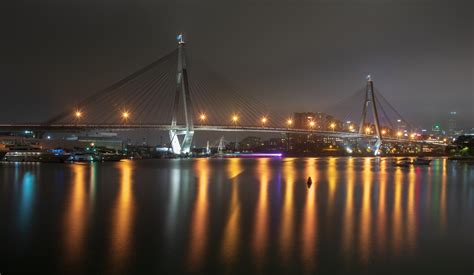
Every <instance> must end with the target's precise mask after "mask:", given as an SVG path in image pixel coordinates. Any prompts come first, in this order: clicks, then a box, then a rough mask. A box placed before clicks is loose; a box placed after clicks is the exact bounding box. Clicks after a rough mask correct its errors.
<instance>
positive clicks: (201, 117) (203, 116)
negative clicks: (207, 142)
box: [199, 113, 207, 124]
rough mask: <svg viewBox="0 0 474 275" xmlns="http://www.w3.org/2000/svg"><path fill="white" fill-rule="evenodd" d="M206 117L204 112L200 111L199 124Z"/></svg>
mask: <svg viewBox="0 0 474 275" xmlns="http://www.w3.org/2000/svg"><path fill="white" fill-rule="evenodd" d="M206 118H207V117H206V114H204V113H201V114H200V115H199V121H201V124H202V123H204V122H205V121H206Z"/></svg>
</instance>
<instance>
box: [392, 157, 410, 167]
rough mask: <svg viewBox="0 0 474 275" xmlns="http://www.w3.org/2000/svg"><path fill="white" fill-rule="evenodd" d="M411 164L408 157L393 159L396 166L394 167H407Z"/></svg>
mask: <svg viewBox="0 0 474 275" xmlns="http://www.w3.org/2000/svg"><path fill="white" fill-rule="evenodd" d="M412 164H413V162H411V160H410V159H409V158H402V159H398V160H395V161H394V162H393V166H396V167H409V166H410V165H412Z"/></svg>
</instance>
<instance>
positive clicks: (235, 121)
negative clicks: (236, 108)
mask: <svg viewBox="0 0 474 275" xmlns="http://www.w3.org/2000/svg"><path fill="white" fill-rule="evenodd" d="M237 121H239V116H238V115H236V114H234V115H232V123H233V124H234V126H236V125H237Z"/></svg>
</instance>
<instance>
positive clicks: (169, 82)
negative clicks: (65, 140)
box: [0, 35, 421, 154]
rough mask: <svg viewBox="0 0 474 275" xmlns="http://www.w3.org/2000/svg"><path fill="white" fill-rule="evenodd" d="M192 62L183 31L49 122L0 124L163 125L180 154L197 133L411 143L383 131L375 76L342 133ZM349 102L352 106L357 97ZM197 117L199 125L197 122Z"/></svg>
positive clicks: (56, 127)
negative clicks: (174, 42)
mask: <svg viewBox="0 0 474 275" xmlns="http://www.w3.org/2000/svg"><path fill="white" fill-rule="evenodd" d="M176 61H177V63H176ZM188 65H191V64H188V63H187V59H186V54H185V42H184V40H183V36H182V35H179V36H178V49H177V50H175V51H173V52H171V53H169V54H168V55H166V56H164V57H162V58H160V59H159V60H157V61H155V62H153V63H151V64H150V65H148V66H146V67H144V68H142V69H141V70H139V71H137V72H135V73H133V74H131V75H130V76H128V77H126V78H124V79H122V80H120V81H119V82H117V83H115V84H113V85H111V86H110V87H107V88H106V89H104V90H102V91H99V92H98V93H96V94H94V95H92V96H90V97H88V98H86V99H85V100H83V101H82V102H81V103H79V104H78V105H76V106H75V107H74V108H70V109H69V110H66V111H64V112H62V113H61V114H59V115H57V116H55V117H54V118H52V119H50V120H49V121H47V122H45V123H39V124H32V123H25V124H0V129H1V130H10V131H15V130H26V129H28V130H31V131H82V130H90V129H107V130H115V131H122V130H133V129H157V130H165V131H168V132H169V134H170V143H171V147H172V150H173V152H174V153H176V154H186V153H189V152H190V149H191V144H192V140H193V136H194V133H195V132H196V131H231V132H261V133H294V134H311V135H316V136H328V137H339V138H364V139H368V140H373V141H375V142H374V144H373V150H374V152H375V153H376V154H377V153H378V151H379V148H380V146H381V143H382V140H387V141H388V140H391V141H397V142H403V141H407V140H404V139H400V137H401V134H400V132H397V135H398V136H395V137H394V136H393V135H392V136H390V135H388V134H387V133H385V130H383V125H382V123H381V121H380V119H381V118H380V116H379V113H378V108H381V107H382V106H381V104H380V100H379V98H378V96H377V97H376V91H375V89H374V85H373V81H372V79H371V78H370V76H369V77H368V79H367V85H366V88H365V91H364V92H365V99H364V101H363V111H362V117H361V119H360V123H359V125H358V129H357V127H356V125H350V127H349V128H348V129H347V131H341V129H336V128H337V126H336V124H335V123H331V124H330V125H329V126H326V127H328V129H326V128H324V127H321V125H316V123H315V122H314V121H311V120H309V121H308V125H307V126H306V127H301V125H300V126H299V128H298V126H296V123H295V121H294V119H293V118H292V117H291V116H288V117H281V115H279V114H271V113H270V111H269V110H268V109H267V108H266V107H265V106H264V105H263V104H261V103H259V102H258V101H256V100H252V99H248V98H245V97H243V96H241V95H239V94H238V93H236V92H235V91H233V90H232V89H231V88H229V86H228V85H226V83H225V81H222V80H220V79H219V77H218V76H217V75H216V74H213V73H206V70H204V69H202V68H199V69H195V67H194V66H198V65H197V63H193V64H192V65H193V68H194V69H193V70H191V69H192V68H190V66H189V68H188ZM176 68H177V70H176ZM219 80H220V81H219ZM173 95H174V96H173ZM382 98H383V97H382ZM351 104H352V105H354V104H353V102H351ZM390 106H391V105H390ZM369 108H370V109H371V110H372V114H373V122H372V123H369V122H367V117H368V110H369ZM392 109H393V107H392ZM393 110H394V109H393ZM382 113H383V115H385V118H387V117H388V116H387V114H386V112H385V111H384V110H383V109H382ZM394 113H395V114H397V115H398V117H397V120H398V121H399V122H400V121H401V120H402V118H401V116H399V114H398V112H396V111H394ZM194 118H196V119H194ZM387 120H388V119H387ZM195 121H196V122H198V124H199V125H195ZM352 121H354V120H352ZM403 121H404V120H403ZM389 124H391V123H389ZM392 128H393V127H392ZM408 141H410V142H421V141H415V140H408Z"/></svg>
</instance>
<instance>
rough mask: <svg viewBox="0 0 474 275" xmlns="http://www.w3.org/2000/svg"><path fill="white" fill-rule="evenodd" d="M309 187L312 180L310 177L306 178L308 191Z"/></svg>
mask: <svg viewBox="0 0 474 275" xmlns="http://www.w3.org/2000/svg"><path fill="white" fill-rule="evenodd" d="M311 185H313V180H312V179H311V177H308V181H306V186H308V189H309V188H310V187H311Z"/></svg>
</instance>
